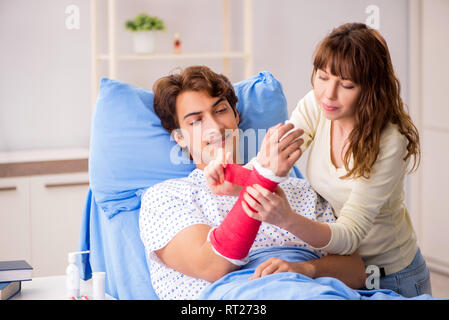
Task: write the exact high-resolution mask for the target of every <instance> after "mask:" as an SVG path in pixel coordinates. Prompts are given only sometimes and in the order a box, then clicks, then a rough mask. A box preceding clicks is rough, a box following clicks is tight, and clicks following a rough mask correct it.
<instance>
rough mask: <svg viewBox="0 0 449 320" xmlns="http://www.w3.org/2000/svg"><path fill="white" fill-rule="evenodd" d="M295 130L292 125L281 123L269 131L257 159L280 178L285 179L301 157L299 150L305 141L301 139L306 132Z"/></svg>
mask: <svg viewBox="0 0 449 320" xmlns="http://www.w3.org/2000/svg"><path fill="white" fill-rule="evenodd" d="M293 129H294V126H293V124H291V123H288V124H285V125H284V124H282V123H280V124H278V125H276V126H274V127H271V128H270V129H268V132H267V134H266V135H265V137H264V139H263V141H262V145H261V147H260V151H259V153H258V154H257V157H256V158H257V161H258V162H259V163H260V165H261V166H262V167H264V168H267V169H270V170H271V171H272V172H273V173H274V174H275V175H277V176H278V177H285V176H286V175H287V174H288V172H289V171H290V169H291V168H292V166H293V165H294V164H295V163H296V161H298V159H299V157H300V156H301V149H299V148H300V147H301V145H302V144H303V143H304V140H303V139H300V138H299V137H300V136H301V135H302V134H303V133H304V130H302V129H296V130H293ZM289 131H291V132H289ZM287 133H288V135H286V134H287Z"/></svg>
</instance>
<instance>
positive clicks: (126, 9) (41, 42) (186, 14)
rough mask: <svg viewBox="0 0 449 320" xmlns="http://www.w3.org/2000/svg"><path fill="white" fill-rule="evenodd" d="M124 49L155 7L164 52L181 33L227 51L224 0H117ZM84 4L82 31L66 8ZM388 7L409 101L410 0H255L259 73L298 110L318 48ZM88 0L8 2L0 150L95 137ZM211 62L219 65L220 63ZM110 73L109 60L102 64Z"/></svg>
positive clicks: (238, 67)
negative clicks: (338, 30)
mask: <svg viewBox="0 0 449 320" xmlns="http://www.w3.org/2000/svg"><path fill="white" fill-rule="evenodd" d="M117 2H118V10H117V15H118V20H119V21H121V23H120V25H119V26H117V32H118V42H117V46H118V48H117V49H118V52H119V53H125V52H131V50H132V42H131V37H130V34H129V33H128V32H127V31H126V30H124V28H123V24H124V21H125V20H126V19H127V18H132V17H134V16H135V15H136V14H138V13H140V12H147V13H149V14H151V15H156V16H159V17H161V18H163V19H164V20H165V22H166V25H167V31H166V32H165V33H161V34H159V36H158V37H159V39H158V40H159V41H158V49H157V50H158V52H171V46H172V40H173V34H174V32H177V31H179V32H181V38H182V41H183V51H184V52H194V51H219V50H221V48H222V38H221V37H222V26H221V18H222V15H221V9H222V1H221V0H213V1H211V0H189V1H183V0H126V1H125V0H117ZM104 3H105V1H102V4H100V6H99V19H100V20H99V22H100V32H99V38H98V39H99V49H100V52H106V50H107V36H106V30H105V27H106V9H105V6H104ZM72 4H74V5H76V6H78V7H79V9H80V29H79V30H76V29H75V30H68V29H67V28H66V26H65V20H66V18H67V16H68V15H67V14H66V13H65V9H66V7H67V6H68V5H72ZM372 4H374V5H377V6H378V7H379V9H380V31H381V32H382V33H383V34H384V36H385V38H386V39H387V41H388V43H389V46H390V49H391V53H392V58H393V63H394V65H395V67H396V70H397V73H398V75H399V78H400V79H401V81H402V84H403V96H404V98H405V100H407V88H408V75H407V61H408V55H407V5H408V2H407V0H396V1H388V0H376V1H364V0H336V1H332V0H321V1H306V0H302V1H300V0H276V1H275V0H253V6H254V13H253V15H254V72H255V73H257V72H259V71H263V70H266V71H270V72H272V73H273V74H274V75H275V76H276V77H277V78H278V79H279V80H280V81H281V83H282V84H283V87H284V90H285V94H286V97H287V101H288V103H289V109H290V111H291V110H292V109H293V108H294V106H295V105H296V102H297V101H298V100H299V99H300V98H301V97H302V96H303V95H304V94H305V93H306V92H307V91H308V90H310V88H311V86H310V73H311V61H312V54H313V51H314V49H315V46H316V44H317V43H318V41H319V40H320V39H322V38H323V37H324V36H325V35H326V34H327V33H328V32H329V31H330V30H331V29H332V28H333V27H335V26H338V25H339V24H341V23H344V22H353V21H360V22H365V20H366V17H367V14H366V13H365V9H366V7H367V6H368V5H372ZM231 11H232V36H233V41H232V49H241V48H242V45H243V44H242V41H243V40H242V2H241V1H240V0H231ZM89 20H90V5H89V1H88V0H71V1H68V0H36V1H29V0H14V1H13V0H0V41H1V42H0V43H1V44H2V49H3V50H0V70H2V72H1V73H0V151H8V150H21V149H34V148H59V147H88V145H89V134H90V115H91V105H90V103H91V96H90V94H91V93H90V36H89V33H90V21H89ZM197 63H202V64H207V65H210V66H211V67H212V68H214V69H215V70H216V71H221V66H222V65H221V61H217V60H205V61H197V60H193V61H184V62H183V63H182V64H181V65H180V66H187V65H190V64H197ZM177 65H178V64H177V63H171V62H162V61H158V62H136V61H132V62H123V63H121V64H120V66H119V68H118V78H119V79H120V80H123V81H127V82H131V83H134V84H137V85H140V86H143V87H146V88H151V86H152V84H153V82H154V80H156V79H157V78H159V77H161V76H163V75H165V74H167V72H168V71H170V70H172V69H173V68H174V67H176V66H177ZM232 67H233V68H232V72H231V80H232V81H238V80H241V79H242V76H243V72H242V69H243V68H242V63H241V62H240V61H234V62H233V63H232ZM100 76H107V64H106V63H105V62H104V63H102V64H101V65H100Z"/></svg>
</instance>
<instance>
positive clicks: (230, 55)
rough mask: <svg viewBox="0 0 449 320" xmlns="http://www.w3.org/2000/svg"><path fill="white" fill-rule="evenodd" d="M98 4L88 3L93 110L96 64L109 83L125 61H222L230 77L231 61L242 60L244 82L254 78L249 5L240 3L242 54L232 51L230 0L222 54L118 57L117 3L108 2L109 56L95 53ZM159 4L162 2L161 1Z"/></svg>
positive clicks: (249, 1) (95, 1)
mask: <svg viewBox="0 0 449 320" xmlns="http://www.w3.org/2000/svg"><path fill="white" fill-rule="evenodd" d="M99 1H100V0H91V1H90V4H91V10H90V17H91V21H92V23H91V45H92V54H91V62H92V75H91V78H92V83H91V86H92V106H93V107H94V106H95V103H96V99H97V95H98V68H99V67H98V63H99V61H106V62H107V64H108V75H107V77H108V78H110V79H117V78H118V76H117V72H118V64H119V63H120V62H126V61H152V60H156V61H160V60H174V61H180V60H192V59H222V60H223V70H222V73H223V74H224V75H226V76H228V77H229V76H230V69H231V64H230V59H242V60H243V65H244V68H243V73H244V78H245V79H246V78H249V77H251V76H252V74H253V39H252V33H253V26H252V25H253V19H252V11H253V8H252V1H253V0H243V1H241V2H240V3H241V5H242V11H243V30H242V34H243V48H242V51H231V24H232V23H231V10H230V0H222V13H223V19H222V24H223V51H221V52H204V53H196V52H193V53H181V54H167V53H165V54H164V53H161V54H119V53H117V48H116V47H117V25H118V24H117V22H118V21H117V1H118V0H107V10H106V11H107V29H106V30H107V37H108V50H107V51H108V52H107V53H99V52H98V43H97V42H98V29H99V28H98V17H97V13H98V2H99ZM160 1H161V0H160Z"/></svg>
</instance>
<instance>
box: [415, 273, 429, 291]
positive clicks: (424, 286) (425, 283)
mask: <svg viewBox="0 0 449 320" xmlns="http://www.w3.org/2000/svg"><path fill="white" fill-rule="evenodd" d="M415 287H416V293H417V295H418V296H420V295H422V294H430V295H431V294H432V285H431V284H430V276H427V277H426V278H425V279H423V280H421V281H418V282H416V283H415Z"/></svg>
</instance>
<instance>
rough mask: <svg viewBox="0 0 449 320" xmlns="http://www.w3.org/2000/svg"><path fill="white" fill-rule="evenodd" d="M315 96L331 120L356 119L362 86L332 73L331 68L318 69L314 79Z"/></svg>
mask: <svg viewBox="0 0 449 320" xmlns="http://www.w3.org/2000/svg"><path fill="white" fill-rule="evenodd" d="M313 90H314V93H315V98H316V100H317V101H318V103H319V104H320V106H321V108H322V110H323V113H324V116H325V117H326V118H327V119H329V120H339V121H342V120H343V121H349V122H352V121H353V120H354V114H355V108H356V104H357V101H358V99H359V96H360V86H359V85H357V84H355V83H354V82H352V81H351V80H347V79H342V78H340V77H337V76H334V75H333V74H331V72H330V70H329V68H327V69H326V70H322V69H318V70H317V72H316V75H315V79H314V81H313Z"/></svg>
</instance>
